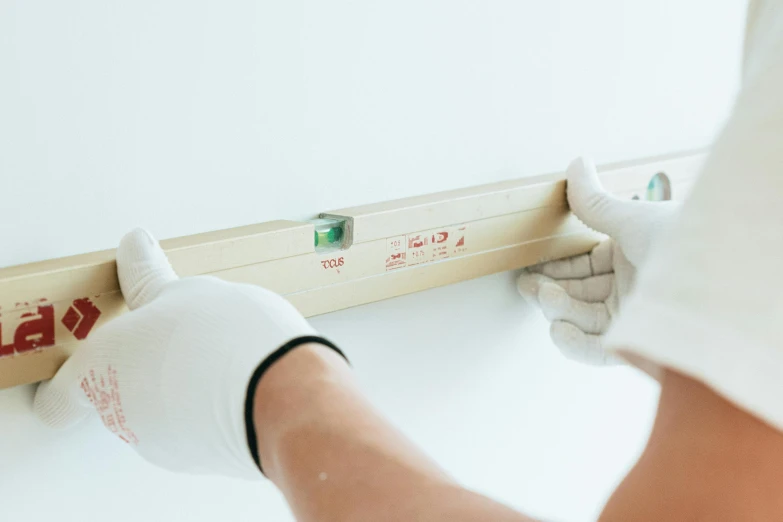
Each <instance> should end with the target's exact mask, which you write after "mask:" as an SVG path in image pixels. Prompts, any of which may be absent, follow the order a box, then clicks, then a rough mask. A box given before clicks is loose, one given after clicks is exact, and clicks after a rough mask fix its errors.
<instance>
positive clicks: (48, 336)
mask: <svg viewBox="0 0 783 522" xmlns="http://www.w3.org/2000/svg"><path fill="white" fill-rule="evenodd" d="M100 315H101V311H100V310H99V309H98V307H97V306H95V304H94V303H93V302H92V301H91V300H90V299H88V298H83V299H75V300H74V301H73V302H72V303H71V306H69V307H68V309H67V310H66V312H65V314H64V315H63V317H62V318H61V322H62V324H63V325H64V326H65V327H66V328H67V329H68V330H69V331H70V332H71V333H73V336H74V337H76V339H78V340H80V341H81V340H83V339H85V338H86V337H87V335H88V334H89V333H90V331H92V329H93V327H94V326H95V323H96V322H97V321H98V318H99V317H100ZM4 327H5V329H12V332H13V333H12V334H11V335H10V337H11V340H10V342H8V343H7V344H3V343H4V336H3V333H4V332H3V330H4ZM5 333H6V334H8V333H9V332H7V331H6V332H5ZM56 334H57V330H56V328H55V306H54V304H46V305H38V306H36V307H35V308H33V309H32V310H31V311H26V312H23V313H21V314H20V315H19V316H18V317H17V318H15V319H14V321H13V322H11V321H10V320H8V319H5V321H2V320H0V357H7V356H12V355H18V354H23V353H27V352H31V351H33V350H36V349H43V348H46V347H49V346H54V345H55V344H57V339H56Z"/></svg>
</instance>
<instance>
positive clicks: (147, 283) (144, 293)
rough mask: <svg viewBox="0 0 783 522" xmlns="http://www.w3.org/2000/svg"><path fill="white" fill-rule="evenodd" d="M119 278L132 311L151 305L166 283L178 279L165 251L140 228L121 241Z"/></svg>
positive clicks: (118, 252) (118, 260)
mask: <svg viewBox="0 0 783 522" xmlns="http://www.w3.org/2000/svg"><path fill="white" fill-rule="evenodd" d="M117 275H118V276H119V280H120V288H121V289H122V295H123V296H124V297H125V302H126V303H127V305H128V308H130V309H131V310H135V309H136V308H138V307H140V306H142V305H144V304H145V303H148V302H150V301H151V300H152V299H154V298H155V297H157V296H158V294H160V292H161V290H163V287H164V286H166V284H168V283H170V282H171V281H175V280H176V279H177V274H176V273H175V272H174V269H173V268H171V264H170V263H169V260H168V258H167V257H166V254H165V253H164V252H163V249H161V248H160V245H159V244H158V242H157V241H156V240H155V238H154V237H152V234H150V233H149V232H147V231H146V230H144V229H141V228H137V229H135V230H132V231H131V232H129V233H128V234H126V235H125V237H123V238H122V240H121V241H120V246H119V248H118V249H117Z"/></svg>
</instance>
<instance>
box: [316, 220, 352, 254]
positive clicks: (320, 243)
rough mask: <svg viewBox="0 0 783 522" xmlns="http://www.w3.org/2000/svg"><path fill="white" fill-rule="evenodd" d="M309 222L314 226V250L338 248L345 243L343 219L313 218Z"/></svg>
mask: <svg viewBox="0 0 783 522" xmlns="http://www.w3.org/2000/svg"><path fill="white" fill-rule="evenodd" d="M311 223H312V224H313V225H314V226H315V237H314V240H315V250H316V251H318V252H322V251H328V250H339V249H341V248H343V245H344V244H345V220H344V219H325V218H322V219H314V220H313V221H311Z"/></svg>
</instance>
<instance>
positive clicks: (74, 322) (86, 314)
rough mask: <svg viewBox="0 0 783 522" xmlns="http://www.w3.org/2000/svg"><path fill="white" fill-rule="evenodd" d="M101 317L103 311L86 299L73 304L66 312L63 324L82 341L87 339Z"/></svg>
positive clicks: (77, 300)
mask: <svg viewBox="0 0 783 522" xmlns="http://www.w3.org/2000/svg"><path fill="white" fill-rule="evenodd" d="M100 316H101V311H100V310H98V307H97V306H95V305H94V304H92V301H90V300H89V299H87V298H86V297H85V298H83V299H76V300H75V301H74V302H73V304H72V305H71V307H70V308H68V311H67V312H65V315H64V316H63V319H62V322H63V324H64V325H65V327H66V328H67V329H68V331H69V332H71V333H72V334H73V336H74V337H76V338H77V339H79V340H80V341H81V340H82V339H84V338H86V337H87V334H89V333H90V330H92V327H93V326H95V323H96V322H97V321H98V318H99V317H100Z"/></svg>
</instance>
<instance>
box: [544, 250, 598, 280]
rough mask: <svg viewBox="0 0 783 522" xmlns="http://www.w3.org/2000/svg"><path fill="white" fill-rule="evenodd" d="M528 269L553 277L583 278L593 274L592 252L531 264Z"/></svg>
mask: <svg viewBox="0 0 783 522" xmlns="http://www.w3.org/2000/svg"><path fill="white" fill-rule="evenodd" d="M528 270H529V271H530V272H532V273H534V274H542V275H545V276H547V277H551V278H553V279H581V278H583V277H589V276H591V275H593V270H592V268H591V264H590V254H582V255H580V256H574V257H566V258H564V259H556V260H554V261H548V262H546V263H541V264H540V265H535V266H531V267H530V268H528Z"/></svg>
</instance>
